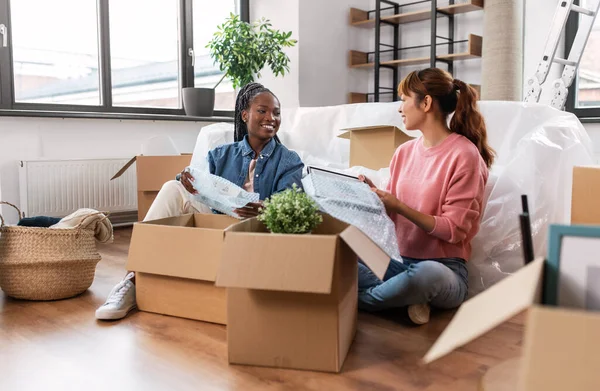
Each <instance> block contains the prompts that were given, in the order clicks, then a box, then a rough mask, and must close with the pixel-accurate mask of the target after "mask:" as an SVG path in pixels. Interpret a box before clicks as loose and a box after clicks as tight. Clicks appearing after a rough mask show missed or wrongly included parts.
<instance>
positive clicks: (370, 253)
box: [340, 226, 390, 280]
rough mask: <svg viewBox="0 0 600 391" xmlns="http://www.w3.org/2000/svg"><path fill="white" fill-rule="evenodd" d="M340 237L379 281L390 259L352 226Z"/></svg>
mask: <svg viewBox="0 0 600 391" xmlns="http://www.w3.org/2000/svg"><path fill="white" fill-rule="evenodd" d="M340 237H341V238H342V239H343V240H344V242H346V244H347V245H348V246H349V247H350V248H351V249H352V251H354V253H355V254H356V255H358V257H359V258H360V259H361V260H362V261H363V262H364V263H365V264H366V265H367V266H368V267H369V269H371V271H372V272H373V273H375V275H376V276H377V277H379V279H381V280H383V276H384V275H385V272H386V271H387V268H388V266H389V264H390V257H389V256H388V255H387V254H386V253H385V251H383V250H382V249H381V248H379V246H378V245H376V244H375V242H373V241H372V240H371V239H370V238H369V237H368V236H367V235H365V234H364V233H363V232H362V231H361V230H359V229H358V228H356V227H354V226H349V227H348V228H346V229H345V230H344V231H342V232H341V233H340Z"/></svg>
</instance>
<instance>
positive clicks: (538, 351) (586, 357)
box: [518, 306, 600, 391]
mask: <svg viewBox="0 0 600 391" xmlns="http://www.w3.org/2000/svg"><path fill="white" fill-rule="evenodd" d="M525 330H526V331H525V338H524V343H523V358H522V360H521V362H522V367H521V373H520V376H519V379H520V381H521V384H520V385H521V387H519V388H518V389H519V390H528V391H542V390H543V391H554V390H556V391H559V390H560V391H562V390H569V389H571V390H598V389H600V373H598V352H599V351H600V338H599V336H600V314H598V313H594V312H588V311H582V310H568V309H564V308H556V307H554V308H552V307H551V308H546V307H538V306H535V307H534V308H532V309H531V310H530V311H529V314H528V316H527V327H526V329H525Z"/></svg>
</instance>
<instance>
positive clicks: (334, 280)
mask: <svg viewBox="0 0 600 391" xmlns="http://www.w3.org/2000/svg"><path fill="white" fill-rule="evenodd" d="M323 219H324V221H323V223H322V224H321V225H320V226H319V227H317V229H316V230H315V231H314V232H313V233H312V234H310V235H281V234H270V233H266V229H265V227H264V226H263V225H262V224H261V223H260V222H258V221H257V220H256V219H249V220H245V221H243V222H241V223H239V224H236V225H233V226H231V227H229V228H228V229H227V230H226V233H225V249H224V251H223V260H222V262H221V265H220V267H219V273H218V278H217V286H223V287H227V295H228V300H227V317H228V321H229V323H228V326H227V345H228V353H229V354H228V357H229V362H230V363H232V364H247V365H258V366H270V367H280V368H293V369H306V370H316V371H328V372H339V371H340V370H341V368H342V365H343V363H344V360H345V358H346V355H347V354H348V350H349V349H350V345H351V344H352V340H353V338H354V334H355V332H356V317H357V255H358V256H359V257H360V258H361V259H363V260H364V262H365V263H366V264H367V265H369V267H370V268H371V269H372V270H373V271H374V273H375V274H377V275H379V276H380V277H382V276H383V274H384V273H385V271H386V270H387V266H388V264H389V262H390V259H389V257H388V256H387V255H386V254H385V253H384V252H383V251H382V250H381V249H379V248H378V247H377V246H376V245H375V244H374V243H373V242H372V241H371V240H370V239H369V238H368V237H366V236H365V235H364V234H363V233H362V232H361V231H359V230H358V229H357V228H355V227H352V226H348V225H347V224H344V223H342V222H340V221H338V220H335V219H334V218H332V217H329V216H324V217H323Z"/></svg>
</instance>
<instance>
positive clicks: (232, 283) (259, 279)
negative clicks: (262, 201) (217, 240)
mask: <svg viewBox="0 0 600 391" xmlns="http://www.w3.org/2000/svg"><path fill="white" fill-rule="evenodd" d="M261 225H262V224H260V223H259V222H258V221H257V220H256V219H249V220H245V221H243V222H241V223H239V224H236V225H234V226H232V227H230V228H229V229H228V230H226V233H225V244H224V250H223V259H222V260H221V264H220V266H219V271H218V274H217V281H216V284H217V286H224V287H229V288H246V289H260V290H274V291H289V292H303V293H322V294H328V293H331V287H332V281H333V267H334V264H335V251H336V246H337V237H336V236H335V235H315V234H313V235H280V234H271V233H263V232H261V231H263V229H262V228H261V227H260V226H261ZM267 241H268V242H269V245H268V246H266V245H265V244H266V242H267ZM274 254H277V256H273V255H274Z"/></svg>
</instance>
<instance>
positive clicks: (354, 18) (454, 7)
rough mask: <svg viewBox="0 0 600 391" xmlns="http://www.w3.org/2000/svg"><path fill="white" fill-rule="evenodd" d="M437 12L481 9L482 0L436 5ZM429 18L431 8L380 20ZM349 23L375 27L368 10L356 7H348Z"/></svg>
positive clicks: (402, 21)
mask: <svg viewBox="0 0 600 391" xmlns="http://www.w3.org/2000/svg"><path fill="white" fill-rule="evenodd" d="M437 10H438V12H440V13H443V14H450V15H458V14H465V13H467V12H474V11H481V10H483V0H469V1H468V2H465V3H460V4H451V5H446V6H442V7H437ZM429 19H431V9H423V10H419V11H412V12H403V13H400V14H395V15H390V16H382V17H381V21H382V22H384V23H391V24H404V23H412V22H420V21H423V20H429ZM350 24H351V25H352V26H356V27H362V28H373V27H375V19H372V18H369V11H364V10H361V9H358V8H351V9H350Z"/></svg>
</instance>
